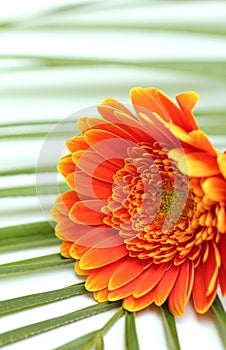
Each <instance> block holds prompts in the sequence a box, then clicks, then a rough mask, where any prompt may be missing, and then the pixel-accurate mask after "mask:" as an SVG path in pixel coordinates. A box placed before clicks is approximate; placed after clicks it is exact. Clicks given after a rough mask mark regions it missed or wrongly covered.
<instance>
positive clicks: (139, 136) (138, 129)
mask: <svg viewBox="0 0 226 350" xmlns="http://www.w3.org/2000/svg"><path fill="white" fill-rule="evenodd" d="M115 118H117V121H118V123H120V125H121V124H122V125H123V126H122V127H123V128H125V129H126V130H128V132H129V133H130V134H131V135H132V136H133V138H134V140H136V142H139V141H141V142H142V141H146V142H153V140H154V139H153V137H152V136H151V135H149V134H148V132H147V130H145V128H144V127H143V125H142V124H141V123H140V121H139V120H137V119H135V118H132V117H130V116H128V115H126V114H125V113H123V112H115Z"/></svg>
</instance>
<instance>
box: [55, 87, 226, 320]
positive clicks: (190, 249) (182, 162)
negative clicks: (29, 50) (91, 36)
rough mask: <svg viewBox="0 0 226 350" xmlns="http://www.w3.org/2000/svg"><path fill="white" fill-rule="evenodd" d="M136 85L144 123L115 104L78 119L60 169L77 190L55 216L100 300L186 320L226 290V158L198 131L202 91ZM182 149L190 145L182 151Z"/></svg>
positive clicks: (68, 252) (134, 95)
mask: <svg viewBox="0 0 226 350" xmlns="http://www.w3.org/2000/svg"><path fill="white" fill-rule="evenodd" d="M176 99H177V102H178V104H179V107H177V106H176V105H175V104H174V103H173V102H172V101H171V100H170V99H169V98H168V97H167V96H166V95H165V94H163V92H161V91H160V90H157V89H141V88H134V89H132V91H131V100H132V103H133V105H134V108H135V111H136V113H137V117H135V116H134V115H133V114H132V113H131V112H130V111H129V110H128V109H127V108H126V107H125V106H123V105H121V104H120V103H119V102H118V101H115V100H113V99H106V100H104V101H103V103H102V104H101V106H99V107H98V110H99V113H100V114H101V115H102V119H101V118H89V117H84V118H81V119H80V120H79V121H78V127H79V130H80V131H81V134H82V136H76V137H73V138H71V139H70V140H69V141H68V143H67V147H68V150H69V151H70V153H69V154H68V155H66V156H64V157H63V158H61V160H60V162H59V172H60V173H61V174H62V175H63V176H64V177H65V178H66V182H67V184H68V185H69V186H70V187H71V189H72V190H71V191H68V192H66V193H64V194H62V195H61V196H59V198H58V199H57V201H56V205H55V207H54V208H53V210H52V215H53V218H54V219H55V220H56V221H57V226H56V235H57V236H58V237H59V238H61V239H62V240H63V241H64V242H63V243H62V247H61V252H62V255H63V256H65V257H72V258H74V259H76V260H77V262H76V265H75V269H76V272H77V273H78V274H82V275H83V274H84V275H88V277H87V278H86V283H85V285H86V288H87V290H89V291H92V292H94V297H95V299H96V300H98V301H99V302H102V301H106V300H109V301H115V300H119V299H123V307H124V308H125V309H127V310H129V311H137V310H140V309H143V308H145V307H147V306H148V305H150V304H152V303H155V304H157V305H162V304H163V303H164V302H165V300H166V299H168V306H169V309H170V311H171V312H172V313H173V314H174V315H181V314H183V312H184V310H185V307H186V304H187V302H188V300H189V299H190V297H191V295H192V297H193V302H194V307H195V309H196V311H197V312H199V313H204V312H206V311H207V310H208V308H209V307H210V306H211V304H212V302H213V300H214V298H215V296H216V293H217V288H218V286H219V285H220V287H221V291H222V293H223V294H225V293H226V254H225V253H224V251H226V238H225V236H226V235H225V233H226V208H225V205H226V154H219V153H218V152H217V151H216V150H215V149H214V148H213V146H212V145H211V143H210V142H209V140H208V139H207V137H206V135H205V134H204V133H203V132H202V131H201V130H199V128H198V125H197V123H196V121H195V119H194V117H193V114H192V110H193V108H194V106H195V104H196V102H197V99H198V95H197V94H196V93H194V92H186V93H183V94H181V95H178V96H177V97H176ZM182 146H183V147H182Z"/></svg>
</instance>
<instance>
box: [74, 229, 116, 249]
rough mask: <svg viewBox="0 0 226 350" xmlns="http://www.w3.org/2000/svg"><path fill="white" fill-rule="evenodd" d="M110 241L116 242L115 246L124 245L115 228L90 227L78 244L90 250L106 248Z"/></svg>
mask: <svg viewBox="0 0 226 350" xmlns="http://www.w3.org/2000/svg"><path fill="white" fill-rule="evenodd" d="M109 239H112V240H113V241H114V246H115V245H119V244H121V243H122V239H121V237H120V236H118V232H117V231H116V230H115V229H114V228H112V227H109V226H106V225H102V226H92V227H90V228H89V230H87V232H85V234H84V235H82V236H80V237H79V238H78V240H77V241H76V242H77V243H78V244H80V245H82V246H85V247H89V248H93V247H95V248H96V247H98V248H106V242H108V241H109Z"/></svg>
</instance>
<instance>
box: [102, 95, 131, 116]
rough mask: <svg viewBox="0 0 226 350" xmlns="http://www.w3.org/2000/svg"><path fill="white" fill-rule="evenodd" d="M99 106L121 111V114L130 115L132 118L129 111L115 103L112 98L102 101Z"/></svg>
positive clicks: (117, 102)
mask: <svg viewBox="0 0 226 350" xmlns="http://www.w3.org/2000/svg"><path fill="white" fill-rule="evenodd" d="M101 105H105V106H110V107H113V108H114V109H117V110H119V111H122V112H124V113H126V114H128V115H130V116H131V117H133V115H132V113H131V112H130V110H129V109H128V108H126V107H125V106H124V105H123V104H122V103H120V102H119V101H117V100H115V99H113V98H105V99H104V100H103V101H102V103H101Z"/></svg>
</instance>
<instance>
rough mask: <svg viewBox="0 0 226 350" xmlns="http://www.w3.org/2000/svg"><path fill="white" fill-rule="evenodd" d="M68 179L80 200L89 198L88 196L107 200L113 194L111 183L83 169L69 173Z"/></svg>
mask: <svg viewBox="0 0 226 350" xmlns="http://www.w3.org/2000/svg"><path fill="white" fill-rule="evenodd" d="M66 181H67V183H68V185H70V186H72V185H73V187H74V188H75V189H76V192H77V193H78V198H79V200H84V199H85V198H86V199H88V197H89V198H98V199H105V200H106V199H107V198H108V197H109V196H110V195H111V194H112V184H111V183H109V182H105V181H102V180H99V179H96V178H94V177H91V176H89V175H87V174H85V173H84V172H83V171H81V170H76V171H75V173H72V174H69V175H68V176H67V178H66Z"/></svg>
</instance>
